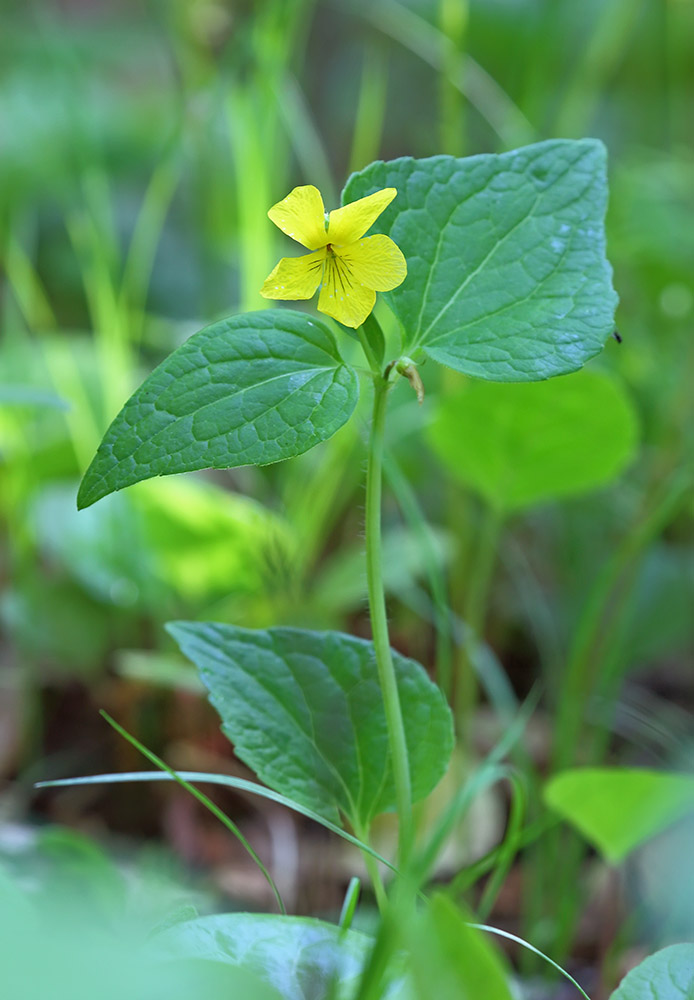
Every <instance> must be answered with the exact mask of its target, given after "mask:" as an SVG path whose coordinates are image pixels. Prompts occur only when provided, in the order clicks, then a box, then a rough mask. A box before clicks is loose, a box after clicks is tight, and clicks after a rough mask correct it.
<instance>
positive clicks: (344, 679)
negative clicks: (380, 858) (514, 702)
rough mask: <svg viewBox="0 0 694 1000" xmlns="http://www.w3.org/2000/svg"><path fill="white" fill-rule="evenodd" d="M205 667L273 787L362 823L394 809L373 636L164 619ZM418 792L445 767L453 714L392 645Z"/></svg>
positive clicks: (241, 750) (221, 704)
mask: <svg viewBox="0 0 694 1000" xmlns="http://www.w3.org/2000/svg"><path fill="white" fill-rule="evenodd" d="M167 628H168V630H169V631H170V633H171V634H172V635H173V637H174V639H175V640H176V642H177V643H178V644H179V646H180V647H181V650H182V652H183V653H185V655H186V656H188V657H189V658H190V659H191V660H192V661H193V663H195V664H196V666H197V667H198V669H199V670H200V675H201V677H202V679H203V682H204V683H205V685H206V687H207V688H208V690H209V691H210V697H211V701H212V704H213V705H214V706H215V708H216V709H217V711H218V712H219V714H220V716H221V718H222V722H223V726H222V728H223V730H224V732H225V733H226V735H227V736H228V737H229V739H230V740H231V741H232V742H233V743H234V748H235V751H236V753H237V755H238V756H239V757H240V758H241V759H242V760H243V761H244V762H245V763H246V764H248V766H249V767H251V768H252V769H253V770H254V771H255V772H256V774H257V775H258V777H259V778H260V779H261V780H262V781H264V782H265V783H266V784H268V785H269V786H270V787H271V788H275V789H277V790H278V791H281V792H282V793H283V794H284V795H288V796H290V797H291V798H293V799H296V801H297V802H300V803H302V804H304V805H306V806H308V807H309V808H311V809H314V810H315V811H316V812H318V813H320V814H321V815H322V816H325V817H326V818H328V819H330V820H331V821H332V822H339V814H340V813H342V814H343V815H345V816H347V817H348V818H349V820H350V821H351V823H352V825H353V826H354V827H355V828H357V829H364V828H366V827H368V825H369V823H370V821H371V820H372V819H373V817H374V816H375V815H377V814H378V813H380V812H385V811H387V810H390V809H393V808H394V807H395V789H394V785H393V777H392V773H391V768H390V760H389V753H388V737H387V727H386V718H385V712H384V709H383V700H382V697H381V693H380V689H379V684H378V675H377V670H376V661H375V657H374V652H373V645H372V643H370V642H367V641H366V640H364V639H356V638H354V637H353V636H349V635H343V634H342V633H339V632H308V631H304V630H302V629H289V628H275V629H268V630H267V631H253V630H251V629H242V628H235V627H233V626H230V625H217V624H214V623H193V622H174V623H172V624H170V625H168V626H167ZM393 658H394V665H395V671H396V675H397V677H398V683H399V689H400V699H401V704H402V712H403V720H404V725H405V737H406V740H407V745H408V750H409V755H410V773H411V778H412V795H413V799H414V801H417V800H418V799H421V798H423V797H424V796H425V795H427V794H428V793H429V792H430V791H431V790H432V789H433V788H434V786H435V785H436V783H437V782H438V780H439V779H440V778H441V776H442V775H443V773H444V771H445V770H446V765H447V764H448V760H449V758H450V755H451V751H452V746H453V731H452V723H451V714H450V710H449V708H448V706H447V705H446V703H445V701H444V699H443V696H442V694H441V692H440V690H439V689H438V688H437V687H436V686H435V685H434V684H433V683H432V682H431V681H430V680H429V678H428V676H427V674H426V672H425V671H424V669H423V668H422V667H421V666H420V665H419V664H418V663H415V661H414V660H409V659H406V658H405V657H403V656H400V655H399V654H398V653H395V652H394V653H393Z"/></svg>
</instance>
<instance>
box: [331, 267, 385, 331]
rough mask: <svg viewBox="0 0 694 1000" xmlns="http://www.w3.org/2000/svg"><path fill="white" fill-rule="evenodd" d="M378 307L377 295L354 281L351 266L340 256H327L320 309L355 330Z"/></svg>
mask: <svg viewBox="0 0 694 1000" xmlns="http://www.w3.org/2000/svg"><path fill="white" fill-rule="evenodd" d="M375 304H376V293H375V292H374V291H373V290H372V289H371V288H366V287H365V286H364V285H361V284H360V283H359V282H355V281H354V278H353V276H352V274H351V272H350V269H349V266H348V265H347V264H345V262H344V261H343V260H341V259H340V258H339V257H331V256H328V258H327V260H326V262H325V273H324V275H323V287H322V288H321V292H320V296H319V298H318V308H319V309H320V311H321V312H324V313H325V314H326V315H327V316H332V318H333V319H336V320H337V321H338V323H343V324H344V325H345V326H351V327H352V328H353V329H355V330H356V328H357V327H358V326H361V325H362V323H363V322H364V320H365V319H366V317H367V316H368V315H369V313H370V312H371V310H372V309H373V307H374V305H375Z"/></svg>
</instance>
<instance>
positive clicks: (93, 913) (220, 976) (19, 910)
mask: <svg viewBox="0 0 694 1000" xmlns="http://www.w3.org/2000/svg"><path fill="white" fill-rule="evenodd" d="M21 896H22V900H21V903H22V904H23V905H18V901H17V898H16V894H15V893H13V892H10V893H8V892H6V891H5V887H4V886H2V891H0V966H1V967H2V987H3V995H4V996H7V997H13V998H15V997H16V998H17V1000H19V998H21V1000H45V998H46V997H51V1000H94V998H95V997H99V1000H123V998H124V997H128V996H132V997H148V998H150V997H151V998H155V997H166V998H167V1000H192V998H195V1000H219V997H224V996H229V997H232V996H243V997H244V1000H278V997H279V994H277V993H276V992H275V991H274V990H272V989H271V988H270V987H268V986H267V985H265V984H262V983H260V982H259V981H258V979H257V978H256V977H255V976H253V975H252V973H250V972H247V971H246V970H240V969H232V968H229V967H228V966H227V965H226V964H225V963H221V962H215V961H207V962H205V961H200V960H199V959H197V958H196V957H194V956H190V957H189V956H188V955H186V953H185V952H183V951H179V952H178V953H177V954H176V955H173V956H169V955H165V954H163V953H162V950H161V949H160V948H159V947H158V945H157V943H156V940H155V939H152V940H148V938H147V934H146V930H145V929H144V928H143V927H142V926H140V925H139V924H138V921H137V920H136V919H132V918H131V919H129V920H128V919H123V918H122V919H120V920H114V919H113V918H110V919H104V917H103V914H102V913H101V912H100V911H99V910H98V909H92V908H91V907H90V906H89V905H85V903H84V901H83V900H82V899H81V898H80V896H79V895H75V894H74V893H72V894H70V895H67V894H65V893H59V892H55V893H54V894H53V895H52V896H50V897H46V896H45V895H38V896H37V898H36V900H35V901H33V900H32V899H31V897H30V896H29V895H28V894H24V893H22V894H21ZM32 902H35V905H33V906H32V905H31V904H32Z"/></svg>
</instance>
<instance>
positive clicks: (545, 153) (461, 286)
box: [343, 139, 617, 382]
mask: <svg viewBox="0 0 694 1000" xmlns="http://www.w3.org/2000/svg"><path fill="white" fill-rule="evenodd" d="M384 187H395V188H397V189H398V196H397V198H396V199H395V200H394V201H393V203H392V204H391V205H390V207H389V208H388V209H387V210H386V211H385V212H384V213H383V215H381V216H380V218H379V219H378V221H377V222H376V225H375V226H374V227H373V231H374V232H380V233H386V234H387V235H389V236H391V237H392V238H393V239H394V240H395V242H396V243H397V244H398V246H399V247H400V249H401V250H402V252H403V253H404V255H405V257H406V259H407V264H408V275H407V278H406V280H405V281H404V282H403V284H402V285H400V286H399V287H398V288H396V289H394V290H393V291H392V292H389V293H386V298H387V299H388V301H389V302H390V304H391V305H392V307H393V310H394V311H395V314H396V315H397V317H398V319H399V320H400V321H401V323H402V325H403V328H404V350H405V351H406V352H407V353H408V354H413V353H415V352H416V351H417V349H418V348H419V349H421V351H422V353H423V354H424V355H426V356H428V357H430V358H433V360H434V361H438V362H440V363H441V364H444V365H447V366H448V367H449V368H454V369H456V371H460V372H464V373H465V374H467V375H475V376H477V377H479V378H485V379H491V380H492V381H499V382H526V381H534V380H537V379H545V378H549V377H550V376H552V375H562V374H564V373H566V372H572V371H575V370H576V369H578V368H580V367H581V366H582V365H583V364H585V362H586V361H587V360H588V359H589V358H592V357H593V356H594V355H595V354H597V353H598V352H599V351H600V350H601V349H602V347H603V344H604V342H605V339H606V337H607V336H609V334H610V333H611V332H612V329H613V322H614V320H613V315H614V309H615V306H616V302H617V299H616V295H615V293H614V291H613V289H612V283H611V275H612V270H611V268H610V265H609V264H608V263H607V260H606V259H605V235H604V226H603V219H604V215H605V207H606V204H607V180H606V155H605V148H604V146H603V145H602V143H600V142H598V141H597V140H594V139H583V140H580V141H573V140H562V139H558V140H550V141H548V142H541V143H537V144H536V145H533V146H526V147H524V148H522V149H518V150H514V151H513V152H510V153H503V154H501V155H498V156H497V155H483V156H471V157H469V158H467V159H459V160H458V159H454V158H453V157H450V156H434V157H431V158H430V159H426V160H414V159H412V158H410V157H403V158H402V159H399V160H392V161H390V162H388V163H383V162H377V163H373V164H371V165H370V166H369V167H367V168H366V169H365V170H363V171H361V172H360V173H358V174H353V175H352V177H351V178H350V179H349V181H348V183H347V186H346V187H345V190H344V193H343V202H344V203H347V202H351V201H354V200H355V199H357V198H361V197H364V196H365V195H368V194H370V193H372V192H373V191H376V190H378V189H379V188H384Z"/></svg>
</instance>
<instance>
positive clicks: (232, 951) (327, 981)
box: [156, 913, 373, 1000]
mask: <svg viewBox="0 0 694 1000" xmlns="http://www.w3.org/2000/svg"><path fill="white" fill-rule="evenodd" d="M156 941H157V943H158V944H159V946H160V948H161V949H162V950H163V951H164V952H165V953H169V954H171V956H172V957H176V956H178V957H180V956H185V957H187V958H198V959H205V960H207V961H215V962H227V963H229V964H230V965H233V966H239V967H241V968H243V969H245V970H246V971H247V972H250V973H253V974H254V975H255V976H257V978H258V979H259V980H261V981H262V982H265V983H266V984H267V985H269V986H271V987H274V989H276V990H277V991H278V993H280V994H281V996H282V997H284V998H285V1000H315V998H316V997H327V996H330V997H332V998H334V1000H343V998H344V1000H346V998H348V997H353V996H354V991H355V989H356V986H357V983H358V981H359V977H360V975H361V971H362V968H363V966H364V963H365V961H366V958H367V957H368V954H369V952H370V950H371V947H372V945H373V941H372V939H371V938H369V937H367V936H366V935H365V934H360V933H358V932H357V931H343V930H342V929H341V928H340V927H337V926H335V925H334V924H328V923H324V922H323V921H322V920H314V919H311V918H310V917H281V916H275V915H274V914H269V913H223V914H215V915H214V916H206V917H199V918H198V919H197V920H191V921H190V922H189V923H185V924H177V925H176V926H175V927H172V928H170V929H169V930H167V931H165V932H164V933H162V934H160V935H158V936H157V938H156ZM331 985H334V987H335V992H333V993H331V992H330V989H331Z"/></svg>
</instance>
